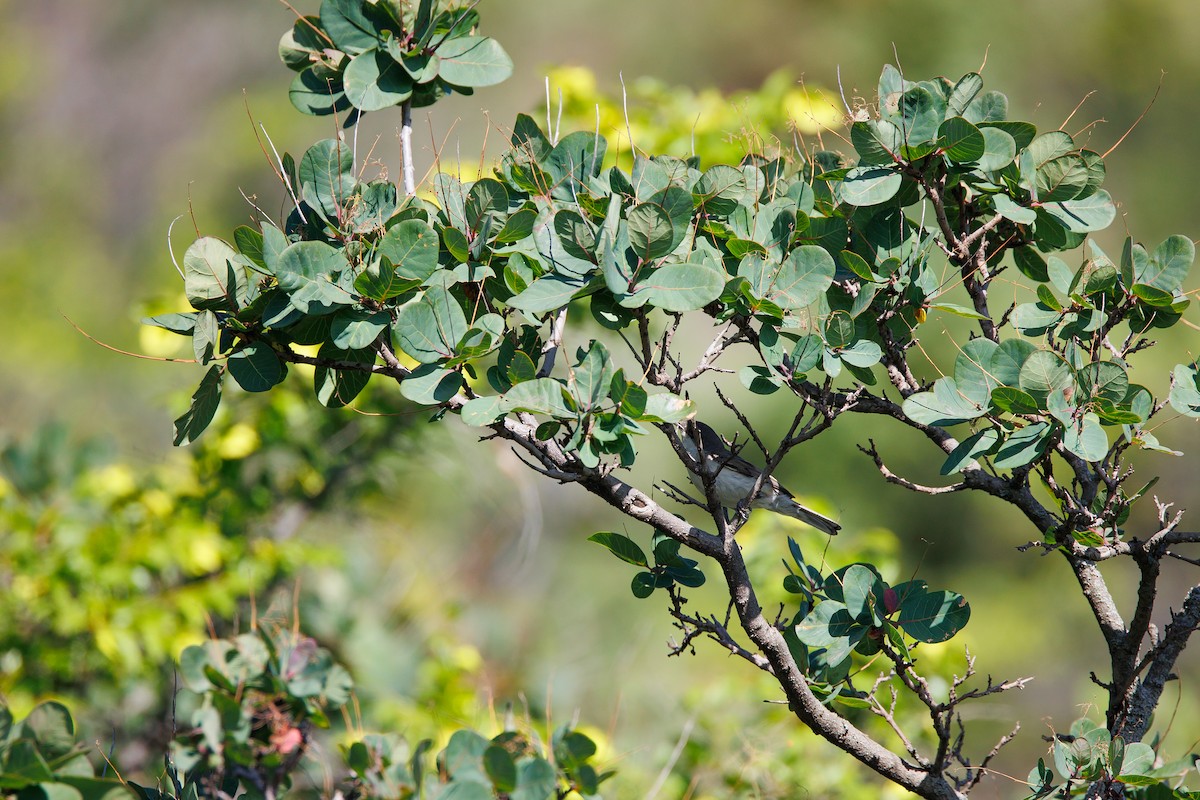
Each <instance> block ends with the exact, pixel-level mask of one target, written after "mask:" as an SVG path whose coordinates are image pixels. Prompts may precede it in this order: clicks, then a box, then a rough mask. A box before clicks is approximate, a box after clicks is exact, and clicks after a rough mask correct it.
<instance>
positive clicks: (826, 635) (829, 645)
mask: <svg viewBox="0 0 1200 800" xmlns="http://www.w3.org/2000/svg"><path fill="white" fill-rule="evenodd" d="M793 630H794V631H795V634H796V638H797V639H799V640H800V641H801V642H803V643H804V644H806V645H808V646H809V647H810V648H824V649H825V657H824V661H825V663H826V664H828V665H829V666H831V667H832V666H835V665H838V664H840V663H841V662H843V661H845V660H846V659H847V658H849V657H850V652H851V651H852V650H853V649H854V646H855V645H856V644H858V643H859V641H861V640H862V638H863V636H865V635H866V633H867V628H866V626H863V625H856V624H855V622H854V617H853V616H852V615H851V614H850V612H849V611H847V610H846V606H845V605H844V604H843V603H839V602H837V601H835V600H825V601H822V602H820V603H818V604H817V607H816V608H814V609H813V610H812V611H810V612H809V613H808V615H807V616H805V617H804V619H802V620H800V622H798V623H796V625H795V627H794V629H793Z"/></svg>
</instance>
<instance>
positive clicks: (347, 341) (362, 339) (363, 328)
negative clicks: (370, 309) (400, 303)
mask: <svg viewBox="0 0 1200 800" xmlns="http://www.w3.org/2000/svg"><path fill="white" fill-rule="evenodd" d="M388 322H389V319H388V315H387V312H386V311H376V312H374V313H367V312H365V311H351V310H344V311H339V312H338V313H337V314H335V315H334V317H333V320H332V321H331V325H330V328H329V333H330V335H331V336H332V337H333V338H332V339H331V341H332V342H333V343H334V345H335V346H337V347H340V348H341V349H342V350H361V349H363V348H364V347H370V346H371V344H372V343H374V341H375V340H376V339H377V338H379V334H381V333H383V332H384V331H385V330H387V327H388Z"/></svg>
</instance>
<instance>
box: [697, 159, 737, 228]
mask: <svg viewBox="0 0 1200 800" xmlns="http://www.w3.org/2000/svg"><path fill="white" fill-rule="evenodd" d="M745 191H746V176H745V175H744V174H742V172H741V170H738V169H735V168H733V167H731V166H728V165H725V164H717V165H716V166H713V167H710V168H709V169H708V170H706V171H705V173H704V174H703V175H701V176H700V179H699V180H698V181H696V185H695V186H694V187H692V200H693V202H694V204H695V206H696V207H697V208H698V209H700V210H702V211H703V212H704V213H706V214H710V215H713V216H719V217H724V216H728V215H729V214H731V213H733V211H734V209H736V208H737V207H738V201H739V199H740V198H741V197H742V195H743V194H745Z"/></svg>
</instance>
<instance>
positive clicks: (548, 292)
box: [508, 275, 587, 314]
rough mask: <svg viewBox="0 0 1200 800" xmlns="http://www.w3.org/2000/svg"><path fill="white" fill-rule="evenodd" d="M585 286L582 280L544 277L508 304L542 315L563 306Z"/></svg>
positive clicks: (564, 276) (561, 276)
mask: <svg viewBox="0 0 1200 800" xmlns="http://www.w3.org/2000/svg"><path fill="white" fill-rule="evenodd" d="M586 285H587V284H586V283H585V282H584V280H583V279H582V278H575V277H571V276H567V275H545V276H543V277H541V278H538V279H537V280H535V281H534V282H533V283H531V284H529V287H528V288H526V289H525V291H523V292H521V293H520V294H518V295H517V296H516V297H513V298H511V299H510V300H509V301H508V304H509V305H510V306H512V307H513V308H519V309H520V310H522V311H527V312H529V313H530V314H544V313H546V312H547V311H553V310H555V309H557V308H562V307H563V306H565V305H566V304H567V303H569V302H570V301H571V298H572V297H574V296H575V295H576V294H577V293H578V292H579V291H581V290H582V289H583V288H584V287H585V286H586Z"/></svg>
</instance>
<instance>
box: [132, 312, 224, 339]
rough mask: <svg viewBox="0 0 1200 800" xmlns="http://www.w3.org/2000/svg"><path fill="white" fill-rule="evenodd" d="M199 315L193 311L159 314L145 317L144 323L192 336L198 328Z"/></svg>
mask: <svg viewBox="0 0 1200 800" xmlns="http://www.w3.org/2000/svg"><path fill="white" fill-rule="evenodd" d="M197 316H198V314H197V313H195V312H191V311H189V312H187V313H184V314H159V315H158V316H154V317H143V318H142V324H143V325H151V326H153V327H155V328H162V329H163V330H168V331H170V332H171V333H178V334H179V335H181V336H191V335H192V332H193V331H195V330H196V317H197ZM214 319H215V316H214Z"/></svg>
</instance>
